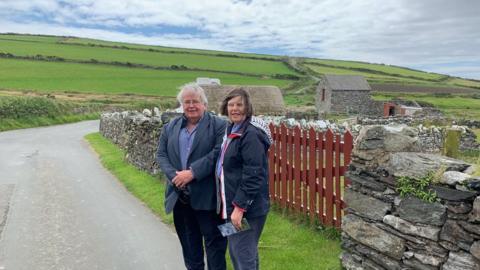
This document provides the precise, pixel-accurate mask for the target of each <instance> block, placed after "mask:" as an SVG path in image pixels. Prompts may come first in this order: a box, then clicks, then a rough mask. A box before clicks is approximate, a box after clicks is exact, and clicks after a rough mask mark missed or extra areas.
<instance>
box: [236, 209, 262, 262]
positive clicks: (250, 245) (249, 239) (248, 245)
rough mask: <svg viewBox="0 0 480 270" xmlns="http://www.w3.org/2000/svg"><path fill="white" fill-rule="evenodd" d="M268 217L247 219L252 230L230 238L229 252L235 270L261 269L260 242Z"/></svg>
mask: <svg viewBox="0 0 480 270" xmlns="http://www.w3.org/2000/svg"><path fill="white" fill-rule="evenodd" d="M266 220H267V216H266V215H265V216H260V217H255V218H251V219H247V221H248V224H250V228H252V229H251V230H247V231H243V232H240V233H236V234H232V235H230V236H228V251H229V253H230V258H231V259H232V264H233V267H234V268H235V270H254V269H257V270H258V269H259V259H258V240H259V239H260V234H262V230H263V225H265V221H266Z"/></svg>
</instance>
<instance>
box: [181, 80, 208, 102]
mask: <svg viewBox="0 0 480 270" xmlns="http://www.w3.org/2000/svg"><path fill="white" fill-rule="evenodd" d="M186 93H195V94H197V95H198V96H199V97H200V99H201V100H202V102H203V104H205V105H208V99H207V96H206V95H205V90H203V88H202V87H200V85H198V84H197V83H194V82H192V83H187V84H184V85H182V86H180V92H178V95H177V100H178V102H179V103H180V104H182V102H183V96H184V95H185V94H186Z"/></svg>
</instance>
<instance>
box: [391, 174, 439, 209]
mask: <svg viewBox="0 0 480 270" xmlns="http://www.w3.org/2000/svg"><path fill="white" fill-rule="evenodd" d="M434 178H435V174H433V173H428V174H427V175H426V176H424V177H421V178H412V177H408V176H401V177H399V178H398V179H397V192H398V193H400V196H401V197H406V196H409V195H411V196H414V197H417V198H419V199H421V200H423V201H426V202H431V203H433V202H435V201H436V200H437V194H436V193H435V191H433V190H432V189H430V185H431V184H432V183H433V182H434Z"/></svg>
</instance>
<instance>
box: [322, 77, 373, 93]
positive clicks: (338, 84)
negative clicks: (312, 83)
mask: <svg viewBox="0 0 480 270" xmlns="http://www.w3.org/2000/svg"><path fill="white" fill-rule="evenodd" d="M323 78H324V81H325V83H326V84H327V85H329V86H330V88H331V89H332V90H333V91H339V90H340V91H341V90H347V91H370V90H372V88H371V87H370V85H369V84H368V82H367V80H365V78H364V77H363V76H359V75H330V74H327V75H324V76H323Z"/></svg>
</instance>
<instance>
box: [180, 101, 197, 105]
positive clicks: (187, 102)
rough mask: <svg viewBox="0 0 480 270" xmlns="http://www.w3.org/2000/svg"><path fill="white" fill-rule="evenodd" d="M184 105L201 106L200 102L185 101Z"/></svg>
mask: <svg viewBox="0 0 480 270" xmlns="http://www.w3.org/2000/svg"><path fill="white" fill-rule="evenodd" d="M182 104H183V105H198V104H200V100H184V101H182Z"/></svg>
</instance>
